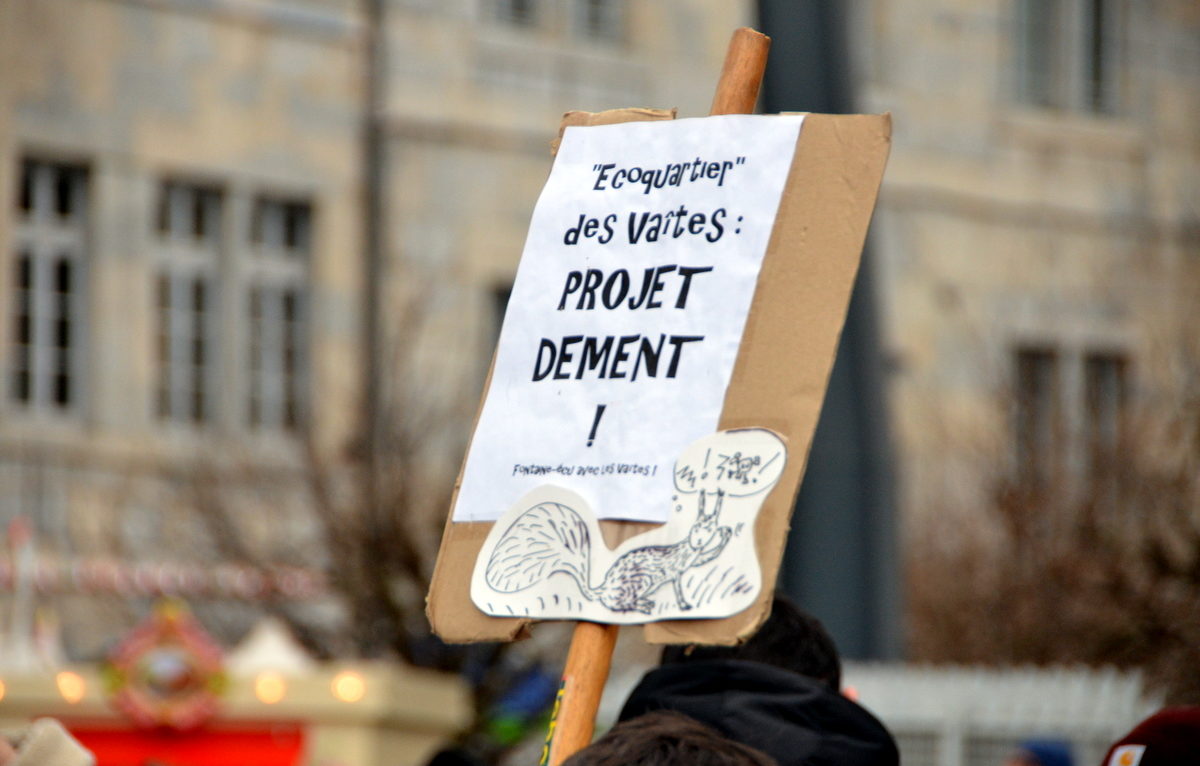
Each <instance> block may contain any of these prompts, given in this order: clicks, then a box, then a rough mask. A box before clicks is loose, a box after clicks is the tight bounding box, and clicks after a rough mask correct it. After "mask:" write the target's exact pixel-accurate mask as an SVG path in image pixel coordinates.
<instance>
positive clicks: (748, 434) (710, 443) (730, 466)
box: [675, 428, 787, 497]
mask: <svg viewBox="0 0 1200 766" xmlns="http://www.w3.org/2000/svg"><path fill="white" fill-rule="evenodd" d="M786 463H787V446H786V445H784V443H783V440H782V439H780V438H779V437H778V436H777V435H776V434H775V433H773V432H771V431H768V430H767V429H765V428H741V429H737V430H733V431H719V432H717V433H715V434H710V435H709V436H705V437H704V438H702V439H697V440H696V441H694V442H692V444H691V446H689V447H688V448H687V449H685V450H684V451H683V454H681V455H680V456H679V460H677V461H675V489H677V490H679V492H681V493H683V494H691V493H693V492H699V491H701V490H703V491H704V492H705V493H714V492H724V493H725V494H726V495H728V496H729V497H749V496H750V495H756V494H758V493H759V492H763V491H766V490H768V489H770V488H771V487H773V486H774V485H775V482H776V481H778V480H779V477H780V475H782V473H783V467H784V465H785V464H786Z"/></svg>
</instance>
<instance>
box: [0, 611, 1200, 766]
mask: <svg viewBox="0 0 1200 766" xmlns="http://www.w3.org/2000/svg"><path fill="white" fill-rule="evenodd" d="M841 685H842V667H841V660H840V658H839V656H838V651H837V647H836V646H835V644H834V642H833V639H832V638H830V636H829V634H828V632H826V630H825V628H824V626H822V625H821V623H820V622H819V621H818V620H817V619H816V618H815V617H812V616H811V615H808V614H807V613H805V612H803V611H801V610H800V609H798V608H797V607H796V606H795V605H793V604H792V603H791V602H789V601H787V600H786V599H783V598H779V597H776V599H775V601H774V603H773V605H772V611H771V615H770V617H769V618H768V619H767V621H766V622H765V623H764V624H763V626H762V628H760V629H759V631H758V632H757V633H755V634H754V636H753V637H751V638H750V640H748V641H747V642H745V643H743V644H740V645H738V646H668V647H666V648H665V649H664V650H663V653H662V661H661V663H660V664H659V666H658V667H657V668H655V669H653V670H651V671H649V672H648V673H646V675H645V676H643V677H642V680H641V681H640V682H639V683H638V685H637V686H636V687H635V688H634V690H633V691H632V692H631V693H630V695H629V698H628V699H627V700H626V701H625V705H624V707H623V708H622V710H621V713H620V716H619V719H618V722H617V724H616V725H615V726H614V727H613V728H612V729H610V730H609V731H608V732H607V733H605V734H604V735H603V736H602V737H600V738H599V739H597V740H596V741H595V742H593V743H592V744H591V745H589V746H587V747H585V748H584V749H582V750H580V751H579V752H578V753H575V754H574V755H573V756H571V757H570V758H569V759H567V761H566V762H565V766H675V765H676V764H679V765H686V766H899V764H900V753H899V751H898V749H897V747H896V741H895V739H894V738H893V737H892V735H891V733H889V732H888V730H887V728H886V727H885V726H884V725H883V724H882V723H880V722H879V720H878V719H876V718H875V716H873V715H871V713H870V712H869V711H867V709H866V708H864V707H862V706H861V705H859V704H858V703H856V702H854V701H853V700H851V699H850V698H848V697H847V696H845V695H844V694H843V693H842V689H841ZM439 758H440V760H439ZM453 759H454V756H451V755H450V753H448V752H447V753H443V754H440V755H439V757H435V759H434V761H433V762H432V763H451V762H454V763H464V762H466V761H463V760H453ZM93 763H94V761H93V759H92V757H91V754H90V753H88V752H87V751H86V750H85V749H84V748H83V747H82V746H80V745H79V744H78V743H77V742H75V741H74V740H73V739H72V738H71V736H70V734H68V733H67V731H66V730H65V729H64V728H63V727H62V725H61V724H59V723H58V722H57V721H55V720H53V719H49V718H44V719H40V720H38V721H35V722H34V723H33V724H32V725H30V726H28V727H26V728H25V729H22V730H20V731H12V732H4V733H3V736H0V766H90V764H93ZM1197 765H1200V707H1177V708H1167V709H1164V710H1161V711H1159V712H1158V713H1156V714H1154V715H1152V716H1150V717H1149V718H1147V719H1146V720H1145V721H1143V722H1141V723H1140V724H1138V725H1137V726H1136V727H1134V729H1133V730H1132V731H1130V732H1129V733H1128V734H1126V735H1125V736H1124V737H1122V738H1121V739H1119V740H1117V741H1116V742H1115V743H1113V745H1112V747H1111V748H1109V751H1108V753H1107V754H1106V755H1105V757H1104V759H1103V761H1102V762H1101V763H1100V764H1097V765H1096V766H1197ZM1003 766H1076V764H1075V763H1074V761H1073V760H1072V754H1071V751H1070V748H1069V747H1068V746H1067V745H1066V743H1063V742H1055V741H1030V742H1026V743H1022V744H1021V746H1020V747H1018V748H1017V750H1016V751H1015V752H1014V753H1013V754H1012V755H1011V756H1010V757H1009V758H1008V759H1007V761H1006V762H1005V764H1003ZM1079 766H1092V765H1091V764H1079Z"/></svg>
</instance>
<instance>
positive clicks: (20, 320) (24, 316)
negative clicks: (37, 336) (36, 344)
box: [13, 309, 33, 346]
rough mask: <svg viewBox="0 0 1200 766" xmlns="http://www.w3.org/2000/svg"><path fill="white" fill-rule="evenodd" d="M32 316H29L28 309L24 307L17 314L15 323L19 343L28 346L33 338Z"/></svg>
mask: <svg viewBox="0 0 1200 766" xmlns="http://www.w3.org/2000/svg"><path fill="white" fill-rule="evenodd" d="M32 324H33V321H32V318H31V317H30V316H29V313H28V310H27V309H24V310H22V311H21V313H19V314H17V319H16V321H15V322H14V323H13V326H14V329H15V330H16V341H17V344H18V345H21V346H28V345H29V343H30V342H31V341H32V339H33V332H32Z"/></svg>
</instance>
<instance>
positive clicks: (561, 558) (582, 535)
mask: <svg viewBox="0 0 1200 766" xmlns="http://www.w3.org/2000/svg"><path fill="white" fill-rule="evenodd" d="M591 556H592V540H591V535H589V534H588V528H587V525H586V524H584V522H583V519H582V518H580V516H579V514H578V513H576V512H575V511H574V510H573V509H571V508H568V507H567V506H565V505H560V504H558V503H549V502H547V503H539V504H538V505H535V506H533V507H532V508H530V509H529V510H528V511H525V512H524V513H522V514H521V515H520V516H518V517H517V520H516V521H514V522H513V523H512V526H510V527H509V528H508V529H506V530H505V531H504V534H503V535H501V537H500V542H499V543H497V544H496V548H495V550H493V551H492V556H491V558H490V559H488V564H487V570H486V572H485V573H484V579H485V580H486V581H487V584H488V585H490V586H491V587H492V588H493V589H494V590H497V591H500V592H501V593H516V592H517V591H520V590H525V589H526V588H528V587H531V586H533V585H536V584H537V583H539V582H542V581H543V580H545V579H546V578H547V577H549V576H550V575H552V574H554V573H555V572H566V573H567V574H569V575H571V577H573V578H575V582H577V583H578V584H579V589H580V590H581V591H582V592H583V595H584V597H586V598H588V599H589V600H595V599H596V593H595V591H593V590H592V586H591V574H590V573H591Z"/></svg>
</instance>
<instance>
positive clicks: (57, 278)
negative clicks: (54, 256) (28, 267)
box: [54, 255, 72, 294]
mask: <svg viewBox="0 0 1200 766" xmlns="http://www.w3.org/2000/svg"><path fill="white" fill-rule="evenodd" d="M71 273H72V267H71V261H70V260H68V259H67V257H66V256H65V255H63V256H61V257H60V258H59V259H58V262H57V263H55V264H54V289H55V290H57V291H58V292H60V293H66V294H69V293H70V292H71Z"/></svg>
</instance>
